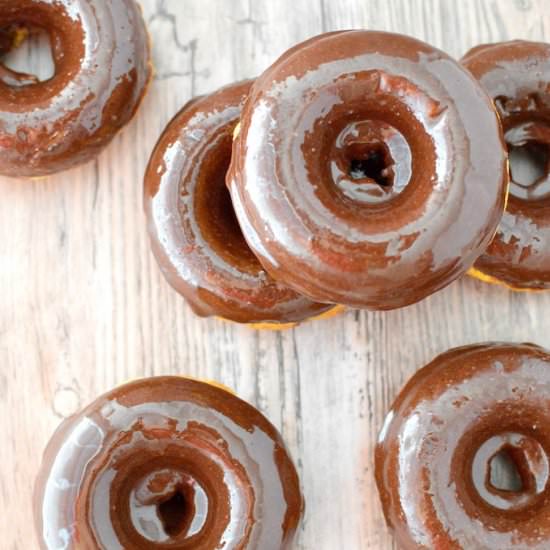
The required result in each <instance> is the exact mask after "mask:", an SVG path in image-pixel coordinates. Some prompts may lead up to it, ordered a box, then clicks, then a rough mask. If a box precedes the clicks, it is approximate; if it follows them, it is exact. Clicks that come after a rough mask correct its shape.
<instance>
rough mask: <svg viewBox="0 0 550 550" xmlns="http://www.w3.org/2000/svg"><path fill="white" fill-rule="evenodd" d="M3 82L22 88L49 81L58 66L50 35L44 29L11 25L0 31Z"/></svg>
mask: <svg viewBox="0 0 550 550" xmlns="http://www.w3.org/2000/svg"><path fill="white" fill-rule="evenodd" d="M0 52H2V53H3V55H2V65H3V69H4V71H3V73H4V74H3V75H2V80H3V81H4V83H6V84H7V85H9V86H13V87H21V86H28V85H32V84H37V83H38V82H45V81H47V80H50V79H51V78H52V77H53V76H54V75H55V62H54V57H53V51H52V44H51V37H50V34H49V33H48V32H47V31H46V30H45V29H43V28H41V27H36V26H26V25H11V26H10V27H7V28H4V29H1V30H0Z"/></svg>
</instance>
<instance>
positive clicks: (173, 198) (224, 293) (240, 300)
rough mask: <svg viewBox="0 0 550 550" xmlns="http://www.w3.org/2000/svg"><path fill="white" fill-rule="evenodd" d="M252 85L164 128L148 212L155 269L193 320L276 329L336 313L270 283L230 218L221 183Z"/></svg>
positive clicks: (213, 98)
mask: <svg viewBox="0 0 550 550" xmlns="http://www.w3.org/2000/svg"><path fill="white" fill-rule="evenodd" d="M250 85H251V82H250V81H246V82H240V83H237V84H233V85H231V86H228V87H226V88H222V89H221V90H219V91H217V92H215V93H213V94H211V95H208V96H204V97H201V98H198V99H195V100H192V101H191V102H190V103H188V104H187V105H186V106H185V107H184V108H183V109H182V110H181V111H180V112H179V113H178V114H177V115H176V117H175V118H174V119H173V120H172V121H171V122H170V123H169V124H168V127H167V128H166V130H165V131H164V133H163V134H162V136H161V137H160V140H159V142H158V143H157V146H156V147H155V150H154V152H153V154H152V156H151V160H150V162H149V166H148V168H147V171H146V174H145V212H146V215H147V221H148V229H149V234H150V237H151V243H152V248H153V252H154V254H155V257H156V259H157V261H158V263H159V266H160V268H161V270H162V272H163V274H164V276H165V277H166V279H167V281H168V282H169V283H170V284H171V285H172V287H173V288H174V289H175V290H177V291H178V292H179V293H180V294H181V295H183V296H184V297H185V298H186V300H187V302H188V303H189V304H190V305H191V307H192V308H193V310H194V311H195V313H197V314H198V315H201V316H210V315H215V316H218V317H222V318H224V319H229V320H232V321H236V322H241V323H273V324H274V325H275V326H280V325H281V324H287V323H294V322H299V321H303V320H305V319H308V318H311V317H313V316H317V315H319V314H321V313H322V312H324V311H327V310H329V309H332V308H333V307H334V306H331V305H327V304H318V303H314V302H312V301H311V300H309V299H307V298H304V297H303V296H300V295H299V294H297V293H296V292H294V291H293V290H290V289H288V288H286V287H284V286H282V285H280V284H279V283H277V282H275V281H274V280H273V279H272V278H271V277H270V276H269V275H267V273H266V272H265V271H264V269H263V268H262V266H261V265H260V263H259V262H258V260H257V259H256V257H255V256H254V254H253V253H252V251H251V250H250V248H249V247H248V245H247V244H246V241H245V240H244V238H243V235H242V232H241V229H240V227H239V224H238V222H237V219H236V217H235V213H234V210H233V206H232V204H231V197H230V195H229V191H228V190H227V187H226V185H225V176H226V173H227V168H228V166H229V163H230V160H231V146H232V140H233V131H234V129H235V127H236V125H237V123H238V120H239V116H240V113H241V108H242V103H243V101H244V99H245V97H246V94H247V93H248V91H249V89H250Z"/></svg>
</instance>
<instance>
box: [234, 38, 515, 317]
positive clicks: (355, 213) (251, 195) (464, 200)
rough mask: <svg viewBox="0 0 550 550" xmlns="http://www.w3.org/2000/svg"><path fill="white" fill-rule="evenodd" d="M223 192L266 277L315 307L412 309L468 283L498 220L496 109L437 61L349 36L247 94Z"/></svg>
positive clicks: (300, 54) (434, 53)
mask: <svg viewBox="0 0 550 550" xmlns="http://www.w3.org/2000/svg"><path fill="white" fill-rule="evenodd" d="M228 184H229V186H230V188H231V195H232V199H233V204H234V206H235V211H236V213H237V217H238V219H239V222H240V224H241V227H242V228H243V232H244V235H245V237H246V239H247V241H248V243H249V245H250V247H251V248H252V250H253V252H254V253H255V255H256V256H257V257H258V258H259V260H260V261H261V263H262V265H263V266H264V267H265V269H266V271H267V272H268V273H270V274H271V275H272V276H273V277H274V278H275V279H277V280H279V281H280V282H281V283H283V284H285V285H287V286H289V287H290V288H293V289H294V290H296V291H297V292H300V293H301V294H303V295H305V296H308V297H309V298H311V299H312V300H316V301H320V302H333V303H339V304H344V305H348V306H352V307H362V308H369V309H393V308H398V307H402V306H405V305H408V304H412V303H414V302H417V301H419V300H421V299H422V298H424V297H426V296H428V295H429V294H431V293H433V292H435V291H436V290H439V289H441V288H442V287H444V286H445V285H447V284H449V283H450V282H451V281H453V280H454V279H456V278H457V277H458V276H460V275H462V274H463V273H465V272H466V271H467V269H468V268H469V267H471V265H472V264H473V262H474V260H475V259H476V258H477V257H478V256H479V255H480V254H481V253H482V251H483V250H484V249H485V248H486V246H487V245H488V244H489V241H490V239H491V238H492V236H493V234H494V233H495V231H496V228H497V225H498V221H499V219H500V217H501V215H502V211H503V208H504V201H505V187H506V157H505V150H504V144H503V140H502V135H501V129H500V127H499V121H498V118H497V115H496V112H495V109H494V107H493V105H492V104H491V102H490V100H489V98H488V97H487V95H486V94H485V93H484V91H483V90H482V89H481V87H480V86H479V84H478V83H477V82H475V79H473V78H472V77H471V75H469V74H468V73H467V71H465V70H464V69H463V68H462V67H461V66H460V65H459V64H458V63H456V62H455V61H453V60H452V59H451V58H449V57H448V56H447V55H446V54H444V53H443V52H440V51H439V50H436V49H435V48H432V47H431V46H429V45H427V44H425V43H423V42H419V41H418V40H415V39H413V38H409V37H406V36H401V35H396V34H391V33H384V32H371V31H343V32H335V33H329V34H325V35H321V36H318V37H316V38H313V39H311V40H309V41H307V42H305V43H303V44H300V45H298V46H296V47H295V48H293V49H291V50H290V51H289V52H287V53H285V54H284V55H283V56H282V57H281V58H280V59H279V60H278V61H276V62H275V63H274V64H273V65H272V66H271V67H270V68H269V69H268V70H267V71H266V72H265V73H264V74H262V75H261V76H260V77H259V78H258V79H257V80H256V82H255V83H254V85H253V86H252V89H251V91H250V95H249V97H248V99H247V101H246V103H245V105H244V108H243V113H242V117H241V128H240V132H239V135H238V137H237V139H236V141H235V145H234V150H233V160H232V164H231V168H230V172H229V174H228Z"/></svg>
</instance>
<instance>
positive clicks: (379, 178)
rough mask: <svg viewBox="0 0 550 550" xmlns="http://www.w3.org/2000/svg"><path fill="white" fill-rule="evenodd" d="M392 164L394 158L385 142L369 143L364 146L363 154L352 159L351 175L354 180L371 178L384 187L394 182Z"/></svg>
mask: <svg viewBox="0 0 550 550" xmlns="http://www.w3.org/2000/svg"><path fill="white" fill-rule="evenodd" d="M352 154H353V153H352ZM392 165H393V159H392V158H391V155H390V153H389V151H388V148H387V147H386V146H385V145H384V144H382V143H374V144H369V145H367V146H365V147H364V150H363V151H362V154H359V155H357V157H356V158H351V159H350V162H349V176H350V177H351V179H352V180H356V181H364V180H365V179H369V180H372V181H375V182H376V183H377V184H378V185H380V186H382V187H391V185H392V184H393V170H392V168H391V167H392Z"/></svg>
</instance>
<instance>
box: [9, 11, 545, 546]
mask: <svg viewBox="0 0 550 550" xmlns="http://www.w3.org/2000/svg"><path fill="white" fill-rule="evenodd" d="M142 4H143V8H144V12H145V17H146V19H147V21H148V23H149V27H150V31H151V35H152V39H153V45H154V57H155V65H156V79H155V82H154V84H153V86H152V89H151V92H150V94H149V95H148V97H147V99H146V100H145V103H144V105H143V108H142V109H141V111H140V112H139V114H138V116H137V118H136V119H135V120H134V121H133V122H132V124H131V125H130V126H129V127H128V128H127V129H126V130H125V131H124V132H123V133H122V134H121V135H120V136H119V137H117V139H115V141H114V143H113V144H112V146H111V147H110V148H109V149H108V150H107V151H106V152H105V153H104V154H102V155H101V156H100V158H99V159H98V160H97V161H95V162H93V163H91V164H88V165H87V166H84V167H83V168H81V169H77V170H73V171H70V172H67V173H64V174H60V175H58V176H55V177H51V178H48V179H47V180H43V181H16V180H9V179H0V194H1V197H2V200H1V202H0V236H1V240H0V288H1V289H2V293H1V297H0V359H1V360H0V434H1V436H2V444H1V445H0V511H1V513H0V547H1V548H2V549H6V550H27V549H33V548H36V543H35V541H34V538H33V535H32V531H31V492H32V484H33V479H34V476H35V472H36V470H37V468H38V465H39V463H40V455H41V452H42V448H43V447H44V445H45V443H46V441H47V440H48V438H49V437H50V435H51V433H52V431H53V430H54V428H55V427H56V425H57V424H58V423H59V422H60V421H61V419H62V418H64V417H66V416H67V415H70V414H71V413H73V412H74V411H76V410H77V409H78V408H79V407H80V406H81V405H83V404H85V403H87V402H88V401H90V400H91V399H93V398H94V397H95V396H97V395H98V394H99V393H100V392H103V391H105V390H107V389H108V388H111V387H113V386H115V385H117V384H120V383H121V382H124V381H127V380H129V379H132V378H136V377H141V376H151V375H159V374H184V375H185V374H187V375H192V376H198V377H201V378H213V379H217V380H220V381H221V382H223V383H224V384H226V385H228V386H230V387H232V388H234V389H235V390H236V391H237V392H238V393H239V395H241V396H242V397H243V398H245V399H247V400H249V401H250V402H251V403H253V404H255V405H257V406H258V407H259V408H260V409H261V410H262V411H264V412H265V414H267V415H268V416H269V417H270V418H271V420H272V421H273V422H274V423H275V424H276V425H277V426H278V427H279V428H280V429H281V431H282V433H283V436H284V438H285V439H286V441H287V442H288V445H289V447H290V449H291V451H292V454H293V456H294V458H295V459H296V463H297V465H298V467H299V470H300V473H301V479H302V484H303V488H304V492H305V496H306V500H307V511H306V515H305V519H304V521H303V523H302V528H301V532H300V535H299V542H298V544H297V548H301V549H307V550H337V549H345V550H362V549H367V548H370V549H376V550H384V549H389V548H393V546H392V543H391V540H390V538H389V536H388V532H387V530H386V528H385V526H384V521H383V519H382V516H381V513H380V508H379V505H378V498H377V494H376V490H375V486H374V482H373V475H372V474H373V467H372V461H373V447H374V444H375V441H376V436H377V432H378V430H379V428H380V426H381V423H382V420H383V417H384V414H385V412H386V411H387V409H388V407H389V405H390V403H391V401H392V399H393V398H394V396H395V395H396V393H397V392H398V390H399V388H400V387H401V385H402V384H403V382H404V381H405V380H406V379H407V378H408V377H409V376H411V375H412V374H413V372H414V371H415V370H416V369H417V368H418V367H420V366H421V365H423V364H424V363H426V362H427V361H428V360H430V359H431V358H432V357H433V356H434V355H435V354H438V353H440V352H442V351H444V350H446V349H447V348H449V347H451V346H456V345H461V344H468V343H472V342H477V341H484V340H516V341H534V342H536V343H539V344H542V345H547V346H550V342H549V335H550V293H547V294H513V293H510V292H508V291H506V290H504V289H502V288H497V287H493V286H488V285H485V284H482V283H478V282H476V281H473V280H471V279H465V280H462V281H459V282H457V283H455V284H453V285H451V286H450V287H449V288H447V289H446V290H444V291H443V292H440V293H439V294H437V295H435V296H432V297H431V298H429V299H428V300H426V301H424V302H423V303H421V304H418V305H416V306H413V307H410V308H407V309H404V310H400V311H394V312H390V313H367V312H361V311H348V312H347V313H345V314H344V315H342V316H340V317H338V318H335V319H331V320H327V321H321V322H316V323H311V324H306V325H303V326H301V327H299V328H296V329H295V330H290V331H287V332H283V333H276V332H253V331H251V330H249V329H247V328H245V327H240V326H236V325H233V324H229V323H223V322H219V321H216V320H201V319H199V318H197V317H195V316H194V315H193V314H192V313H191V311H190V309H189V308H188V307H187V306H186V304H185V303H184V302H183V300H182V299H181V298H180V297H179V296H178V295H177V294H175V293H174V292H173V291H172V290H171V289H170V288H169V287H168V285H167V284H166V283H165V282H164V280H163V279H162V277H161V275H160V273H159V270H158V269H157V266H156V264H155V262H154V260H153V258H152V256H151V254H150V251H149V243H148V240H147V236H146V232H145V225H144V219H143V214H142V208H141V194H142V175H143V171H144V168H145V164H146V162H147V159H148V157H149V153H150V151H151V149H152V147H153V145H154V143H155V140H156V139H157V137H158V135H159V133H160V131H161V129H162V128H163V127H164V125H165V124H166V123H167V121H168V120H169V119H170V118H171V117H172V115H173V114H174V113H175V112H176V111H177V110H178V108H179V107H181V106H182V105H183V104H184V103H185V102H186V101H187V100H188V99H189V98H190V97H191V96H192V95H194V94H200V93H203V92H208V91H211V90H214V89H215V88H217V87H218V86H220V85H223V84H226V83H229V82H231V81H234V80H236V79H241V78H244V77H252V76H254V75H257V74H258V73H260V72H261V71H262V70H263V69H264V68H266V67H267V66H268V65H269V63H271V62H272V61H273V60H274V59H275V58H276V57H277V56H278V55H279V54H281V53H282V52H283V51H284V50H285V49H286V48H288V47H290V46H291V45H293V44H294V43H296V42H298V41H301V40H303V39H305V38H307V37H309V36H312V35H315V34H318V33H321V32H323V31H328V30H331V29H340V28H350V27H366V28H370V29H384V30H392V31H397V32H402V33H406V34H410V35H413V36H417V37H419V38H422V39H425V40H427V41H429V42H431V43H433V44H434V45H436V46H438V47H441V48H442V49H444V50H446V51H448V52H449V53H450V54H452V55H455V56H460V55H462V54H463V53H464V52H465V51H466V50H467V49H468V48H470V47H471V46H473V45H475V44H477V43H480V42H488V41H499V40H507V39H511V38H516V37H517V38H519V37H521V38H528V39H532V40H544V39H545V38H546V39H547V40H550V2H548V1H547V0H499V1H498V2H497V1H496V0H461V1H455V0H413V1H409V0H142ZM24 51H25V50H23V52H24ZM19 55H23V53H20V54H19Z"/></svg>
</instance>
